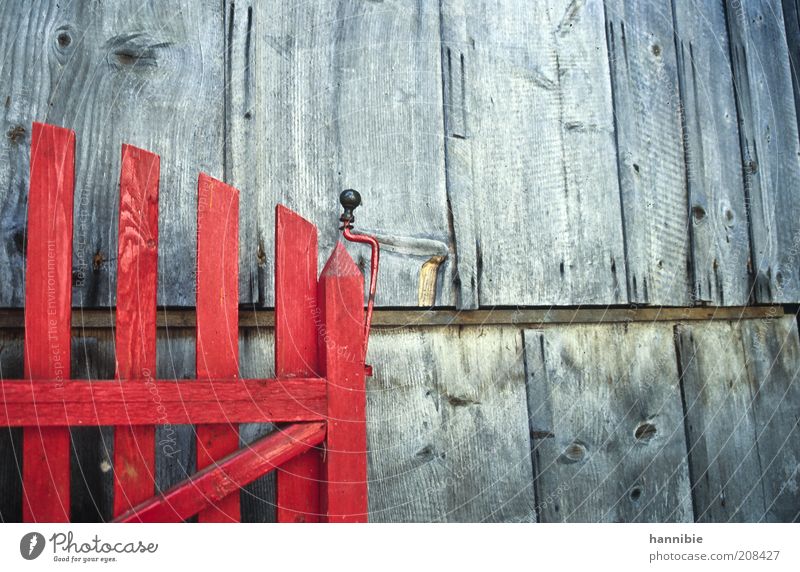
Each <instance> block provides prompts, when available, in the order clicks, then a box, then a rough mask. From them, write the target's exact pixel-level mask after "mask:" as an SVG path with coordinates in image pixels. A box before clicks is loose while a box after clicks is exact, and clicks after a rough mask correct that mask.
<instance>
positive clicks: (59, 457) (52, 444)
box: [22, 123, 75, 522]
mask: <svg viewBox="0 0 800 572" xmlns="http://www.w3.org/2000/svg"><path fill="white" fill-rule="evenodd" d="M74 181H75V133H73V132H72V131H70V130H69V129H63V128H61V127H55V126H53V125H44V124H41V123H34V124H33V130H32V135H31V180H30V191H29V194H28V233H27V241H28V244H27V257H26V271H25V347H24V358H23V359H24V363H25V377H26V378H27V379H30V380H36V379H50V380H56V381H60V382H62V383H63V382H64V381H65V380H67V379H69V377H70V357H71V352H70V306H71V304H72V197H73V186H74ZM69 446H70V445H69V430H68V429H64V428H46V427H28V428H26V429H25V430H24V431H23V446H22V486H23V497H24V498H23V503H22V518H23V520H24V521H25V522H66V521H69V508H70V507H69V504H70V498H69Z"/></svg>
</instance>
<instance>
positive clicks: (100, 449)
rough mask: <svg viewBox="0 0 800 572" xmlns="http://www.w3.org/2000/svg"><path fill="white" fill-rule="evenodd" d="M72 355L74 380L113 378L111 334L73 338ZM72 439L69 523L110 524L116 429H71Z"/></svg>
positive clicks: (113, 363)
mask: <svg viewBox="0 0 800 572" xmlns="http://www.w3.org/2000/svg"><path fill="white" fill-rule="evenodd" d="M101 333H105V332H101ZM72 355H73V364H72V378H73V379H112V378H113V377H114V374H115V371H114V370H115V368H116V364H115V359H114V343H113V341H112V337H111V336H110V335H109V336H102V337H101V338H100V339H98V338H96V337H90V336H81V337H73V339H72ZM6 379H9V378H6ZM70 440H71V442H72V450H71V458H70V494H69V497H70V521H71V522H108V521H110V520H111V519H112V518H113V514H114V506H113V505H114V502H113V501H114V471H113V470H112V469H113V460H114V427H112V426H105V427H71V428H70ZM151 470H152V469H151ZM151 485H152V480H151Z"/></svg>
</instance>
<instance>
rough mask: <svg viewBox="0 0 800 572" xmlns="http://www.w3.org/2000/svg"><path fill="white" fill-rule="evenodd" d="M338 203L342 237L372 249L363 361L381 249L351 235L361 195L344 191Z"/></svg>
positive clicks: (363, 237)
mask: <svg viewBox="0 0 800 572" xmlns="http://www.w3.org/2000/svg"><path fill="white" fill-rule="evenodd" d="M339 202H340V203H341V204H342V207H344V212H343V213H342V216H340V217H339V220H340V221H341V222H342V226H341V227H340V228H339V230H341V231H342V236H344V237H345V239H347V240H349V241H350V242H362V243H364V244H369V245H370V247H371V248H372V256H371V259H370V271H369V298H368V299H367V316H366V319H365V323H364V359H366V356H367V346H368V344H369V329H370V326H371V325H372V309H373V306H374V305H375V288H376V287H377V285H378V264H380V258H381V247H380V245H379V244H378V239H376V238H375V237H374V236H370V235H368V234H353V232H352V230H353V222H355V216H354V215H353V211H354V210H355V209H356V208H357V207H358V206H359V205H360V204H361V195H360V194H359V192H358V191H355V190H353V189H346V190H344V191H342V194H341V195H339ZM364 369H365V371H366V375H368V376H370V377H371V376H372V366H371V365H368V364H366V363H365V364H364Z"/></svg>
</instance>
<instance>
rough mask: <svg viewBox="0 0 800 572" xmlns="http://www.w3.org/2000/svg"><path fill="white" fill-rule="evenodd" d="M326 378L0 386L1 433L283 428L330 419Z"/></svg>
mask: <svg viewBox="0 0 800 572" xmlns="http://www.w3.org/2000/svg"><path fill="white" fill-rule="evenodd" d="M326 391H327V390H326V384H325V380H324V379H319V378H316V379H302V378H298V379H284V380H281V379H252V380H241V379H213V380H199V381H191V382H188V381H186V380H184V381H180V382H176V381H154V380H152V379H130V380H127V381H125V382H124V383H120V382H118V381H116V380H104V381H97V380H94V381H83V380H76V381H63V382H60V381H36V382H35V383H31V382H29V381H26V380H5V381H2V382H0V395H2V396H3V400H4V406H3V407H0V427H5V426H12V427H19V426H29V425H33V424H36V423H38V424H39V425H40V426H46V427H57V426H62V427H63V426H67V425H163V424H166V423H170V424H172V425H176V424H195V423H227V422H231V423H280V422H290V421H315V420H320V419H324V418H325V413H326V401H327V395H326Z"/></svg>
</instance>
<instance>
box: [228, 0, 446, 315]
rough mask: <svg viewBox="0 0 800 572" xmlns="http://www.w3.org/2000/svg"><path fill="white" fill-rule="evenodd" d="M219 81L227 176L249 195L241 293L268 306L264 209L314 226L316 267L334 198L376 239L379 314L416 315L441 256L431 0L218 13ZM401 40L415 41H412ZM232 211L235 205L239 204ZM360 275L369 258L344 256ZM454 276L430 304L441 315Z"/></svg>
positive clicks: (268, 223) (442, 198)
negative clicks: (250, 236) (423, 282)
mask: <svg viewBox="0 0 800 572" xmlns="http://www.w3.org/2000/svg"><path fill="white" fill-rule="evenodd" d="M225 14H226V16H225V17H226V28H225V29H226V34H227V36H228V37H227V45H228V46H230V48H229V50H228V60H227V61H228V70H229V77H230V97H229V125H230V126H231V130H230V133H229V138H228V145H229V147H228V153H227V157H228V159H227V163H228V167H227V173H226V177H227V178H228V181H229V182H230V183H231V184H233V185H235V186H238V187H240V188H242V190H243V193H245V194H246V193H248V192H251V193H256V192H257V199H256V202H255V206H254V207H253V209H252V210H253V212H257V216H258V223H257V227H256V233H255V236H254V239H255V243H251V244H247V245H243V248H247V249H250V252H252V249H256V250H257V252H258V253H259V254H258V256H259V260H260V263H259V264H260V266H259V267H258V271H257V273H256V278H257V280H258V284H255V285H253V286H252V288H253V291H254V292H257V293H258V296H257V299H258V301H259V302H261V303H262V304H266V305H268V306H271V305H273V300H274V297H273V293H272V291H271V290H272V288H271V284H272V283H273V276H272V267H271V264H268V263H266V258H265V257H269V256H271V253H272V252H273V250H274V241H273V232H274V228H275V220H274V214H273V213H274V208H275V204H276V203H283V204H285V205H286V206H288V207H289V208H291V209H293V210H295V211H297V213H298V214H300V215H301V216H303V217H305V218H306V219H308V220H310V221H311V222H313V223H314V224H316V225H317V226H318V228H319V232H320V251H321V252H322V253H324V255H323V256H322V257H321V259H322V261H324V260H325V258H326V255H327V254H328V253H329V252H331V250H332V248H333V245H334V244H335V242H336V240H337V237H338V234H339V233H338V231H337V227H338V223H337V218H338V213H339V212H340V207H339V205H338V201H337V198H338V195H339V192H341V191H342V190H343V189H345V188H347V187H352V188H355V189H358V190H359V191H361V194H362V196H363V198H364V206H363V207H361V208H360V209H359V210H358V211H357V213H356V229H361V230H364V231H367V230H371V231H375V232H377V233H379V234H380V235H382V236H383V238H384V241H385V242H386V243H390V242H391V243H394V244H395V246H390V247H387V250H386V252H385V253H384V256H383V257H382V260H381V263H382V269H381V273H382V275H383V276H387V277H391V279H389V280H385V281H384V283H383V285H382V287H381V288H380V289H379V293H378V303H379V304H382V305H402V306H415V305H417V302H418V294H417V293H418V285H419V282H420V272H421V269H422V265H423V264H424V263H425V262H427V261H428V260H429V259H430V258H431V257H432V256H433V255H441V254H442V252H444V254H445V255H446V254H448V252H449V248H450V246H449V245H450V240H451V239H450V231H449V228H448V211H447V200H446V193H445V178H444V152H443V137H442V100H441V83H440V82H441V74H440V55H439V45H438V42H439V14H438V9H437V5H436V3H434V2H425V3H412V4H409V3H407V2H404V1H402V0H387V1H385V2H380V3H375V2H360V1H352V0H348V1H343V2H337V3H329V2H312V3H309V2H299V1H296V0H295V1H287V2H279V3H267V2H253V1H244V2H238V1H236V2H233V1H228V2H225ZM412 39H413V40H412ZM243 208H244V204H243ZM350 250H351V252H352V253H353V255H354V257H355V259H356V261H357V263H358V264H359V265H360V266H363V264H364V262H365V261H366V260H367V259H368V257H369V251H368V249H366V248H364V247H361V246H351V247H350ZM451 276H452V268H451V265H450V264H448V263H447V262H445V263H444V264H443V266H442V268H441V269H440V270H439V275H438V284H439V286H437V288H438V289H439V292H438V294H437V296H436V303H437V304H444V305H449V304H452V301H453V295H452V286H451V282H452V278H451Z"/></svg>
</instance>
